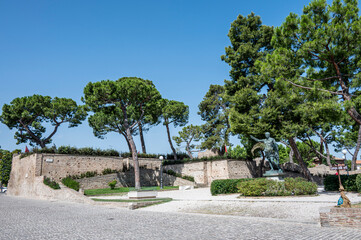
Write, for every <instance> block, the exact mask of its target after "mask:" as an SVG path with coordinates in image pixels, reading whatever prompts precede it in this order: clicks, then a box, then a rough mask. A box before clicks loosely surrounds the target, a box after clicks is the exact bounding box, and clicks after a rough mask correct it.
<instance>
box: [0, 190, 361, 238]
mask: <svg viewBox="0 0 361 240" xmlns="http://www.w3.org/2000/svg"><path fill="white" fill-rule="evenodd" d="M159 206H161V205H159ZM0 221H1V227H0V239H67V240H69V239H361V231H359V230H353V229H343V228H339V229H335V228H321V227H320V226H319V225H317V224H305V223H299V222H292V221H287V220H282V219H269V218H268V219H267V218H250V217H241V216H221V215H205V214H190V213H171V212H155V211H145V210H141V211H139V210H127V209H121V208H116V207H106V206H93V205H87V204H74V203H73V204H70V203H64V202H50V201H41V200H31V199H25V198H19V197H10V196H6V195H4V194H1V195H0Z"/></svg>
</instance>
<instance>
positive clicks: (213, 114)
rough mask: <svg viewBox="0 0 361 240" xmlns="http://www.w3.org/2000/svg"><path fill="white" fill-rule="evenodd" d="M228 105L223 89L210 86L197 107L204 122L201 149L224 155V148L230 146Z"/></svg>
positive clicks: (218, 86)
mask: <svg viewBox="0 0 361 240" xmlns="http://www.w3.org/2000/svg"><path fill="white" fill-rule="evenodd" d="M229 105H230V103H229V101H228V99H227V95H226V92H225V88H224V87H223V86H220V85H212V84H211V85H210V87H209V90H208V92H207V93H206V95H205V96H204V98H203V100H202V102H201V103H200V104H199V105H198V108H199V112H198V114H199V115H201V118H202V120H203V121H206V123H205V124H204V125H202V132H203V135H204V141H203V142H202V143H201V148H202V149H218V150H219V151H220V152H221V153H224V150H225V149H224V146H230V143H229V135H230V125H229V119H228V118H229Z"/></svg>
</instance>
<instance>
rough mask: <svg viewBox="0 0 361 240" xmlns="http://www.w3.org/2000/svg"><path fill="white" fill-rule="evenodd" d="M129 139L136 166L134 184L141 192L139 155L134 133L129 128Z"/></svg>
mask: <svg viewBox="0 0 361 240" xmlns="http://www.w3.org/2000/svg"><path fill="white" fill-rule="evenodd" d="M127 137H128V141H129V144H130V146H131V149H132V157H133V165H134V182H135V184H134V185H135V189H137V190H140V170H139V161H138V153H137V148H136V146H135V143H134V140H133V136H132V133H131V131H130V129H129V128H127Z"/></svg>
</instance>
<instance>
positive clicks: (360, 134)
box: [351, 125, 361, 171]
mask: <svg viewBox="0 0 361 240" xmlns="http://www.w3.org/2000/svg"><path fill="white" fill-rule="evenodd" d="M360 145H361V125H359V129H358V136H357V144H356V149H355V152H354V154H353V156H352V162H351V171H355V170H356V160H357V155H358V152H359V151H360Z"/></svg>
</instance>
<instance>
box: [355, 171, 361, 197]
mask: <svg viewBox="0 0 361 240" xmlns="http://www.w3.org/2000/svg"><path fill="white" fill-rule="evenodd" d="M356 188H357V191H358V192H359V193H361V174H358V175H357V177H356Z"/></svg>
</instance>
